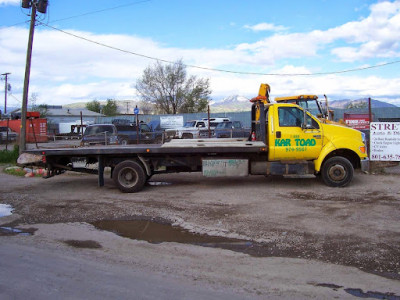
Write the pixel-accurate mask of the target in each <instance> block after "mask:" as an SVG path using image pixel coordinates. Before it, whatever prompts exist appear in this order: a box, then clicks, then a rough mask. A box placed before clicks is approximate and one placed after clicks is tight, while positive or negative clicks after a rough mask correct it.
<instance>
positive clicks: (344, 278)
mask: <svg viewBox="0 0 400 300" xmlns="http://www.w3.org/2000/svg"><path fill="white" fill-rule="evenodd" d="M399 179H400V176H399V175H388V174H379V175H367V174H361V173H357V174H356V175H355V178H354V180H353V182H352V184H351V185H350V186H349V187H346V188H328V187H326V186H325V185H323V184H322V183H321V182H319V181H318V180H316V179H315V178H276V177H270V178H266V177H264V176H252V177H246V178H233V179H232V178H229V179H228V178H223V179H210V178H204V177H202V176H201V175H200V174H173V175H156V176H154V177H152V179H151V181H152V183H151V185H148V186H146V187H145V189H144V190H143V191H142V192H140V193H136V194H123V193H120V192H119V191H118V190H117V189H116V188H115V187H114V185H113V183H112V181H111V179H109V178H107V179H106V182H105V186H104V187H102V188H99V187H97V177H96V176H90V175H76V174H64V175H61V176H57V177H54V178H51V179H47V180H44V179H41V178H17V177H13V176H9V175H5V174H3V173H1V174H0V180H1V183H2V184H1V187H0V203H4V204H10V205H12V206H13V207H14V214H13V215H12V216H9V217H4V218H0V225H1V224H3V225H1V226H3V227H4V226H6V225H7V226H10V227H13V228H19V229H24V230H25V231H32V232H34V234H33V235H32V236H8V235H6V234H3V236H0V240H1V244H2V245H4V244H5V243H10V244H14V245H23V246H24V247H32V248H40V249H42V250H43V251H46V250H45V249H49V250H48V251H56V252H59V253H61V254H62V255H65V256H66V257H69V256H74V257H76V258H78V257H79V258H81V259H82V260H83V261H86V260H90V261H95V262H97V263H98V264H103V263H108V264H113V265H118V266H120V267H127V268H128V267H131V268H135V270H145V271H146V272H150V271H151V272H156V273H158V274H162V275H163V276H168V277H173V278H176V279H178V280H182V282H185V283H187V282H189V283H190V282H191V283H196V284H197V285H202V286H205V287H206V288H212V289H216V290H224V291H227V290H228V291H233V292H235V293H236V292H237V293H240V295H242V296H243V297H251V298H253V297H254V298H256V297H260V298H266V297H272V298H274V297H283V298H309V297H318V298H332V297H340V298H347V297H349V298H351V297H353V296H352V295H356V296H365V295H367V296H368V295H373V296H376V295H378V296H382V295H383V296H386V297H389V296H390V297H392V299H400V298H397V297H400V222H399V221H400V188H399V184H398V182H399ZM132 219H142V220H159V221H161V222H162V223H168V222H169V223H172V224H174V226H181V227H183V228H186V229H188V230H190V231H192V232H196V233H201V234H206V235H212V236H221V237H227V238H237V239H240V240H241V243H236V244H235V243H228V244H227V245H224V246H223V247H222V248H225V249H220V248H210V247H201V246H196V245H190V244H181V243H159V244H153V243H148V242H146V241H140V240H134V239H127V238H122V237H120V236H118V235H116V234H114V233H111V232H109V231H101V230H99V229H97V228H96V227H94V226H93V225H91V224H90V223H93V222H95V221H99V220H132ZM5 224H6V225H5ZM71 241H73V243H72V242H71ZM243 241H245V242H243ZM246 241H247V242H246ZM0 247H1V246H0ZM368 292H370V293H371V294H368ZM372 293H376V294H372Z"/></svg>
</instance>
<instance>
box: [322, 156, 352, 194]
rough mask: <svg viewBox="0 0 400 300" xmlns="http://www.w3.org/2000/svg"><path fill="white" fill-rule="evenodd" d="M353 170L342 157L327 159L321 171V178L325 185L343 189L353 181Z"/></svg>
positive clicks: (349, 163)
mask: <svg viewBox="0 0 400 300" xmlns="http://www.w3.org/2000/svg"><path fill="white" fill-rule="evenodd" d="M353 174H354V168H353V165H352V164H351V162H350V161H349V160H348V159H347V158H344V157H341V156H336V157H331V158H329V159H328V160H327V161H326V162H325V163H324V164H323V165H322V169H321V177H322V180H323V181H324V182H325V184H326V185H328V186H332V187H344V186H346V185H348V184H349V183H350V181H351V180H352V179H353Z"/></svg>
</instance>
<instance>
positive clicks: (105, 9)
mask: <svg viewBox="0 0 400 300" xmlns="http://www.w3.org/2000/svg"><path fill="white" fill-rule="evenodd" d="M150 1H151V0H143V1H136V2H131V3H126V4H121V5H118V6H113V7H109V8H104V9H99V10H95V11H90V12H87V13H83V14H80V15H76V16H71V17H66V18H63V19H58V20H54V21H51V22H50V23H54V22H61V21H65V20H69V19H74V18H79V17H84V16H88V15H93V14H97V13H101V12H105V11H109V10H115V9H119V8H122V7H127V6H132V5H136V4H140V3H145V2H150Z"/></svg>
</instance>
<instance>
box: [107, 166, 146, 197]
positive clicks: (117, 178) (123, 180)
mask: <svg viewBox="0 0 400 300" xmlns="http://www.w3.org/2000/svg"><path fill="white" fill-rule="evenodd" d="M112 178H113V180H114V183H115V185H116V186H117V187H118V189H119V190H120V191H121V192H123V193H135V192H139V191H140V190H141V189H142V188H143V186H144V184H145V183H146V179H147V176H146V173H145V172H144V169H143V167H142V166H141V165H140V164H139V163H138V162H136V161H132V160H125V161H123V162H120V163H119V164H118V165H116V166H115V169H114V171H113V174H112Z"/></svg>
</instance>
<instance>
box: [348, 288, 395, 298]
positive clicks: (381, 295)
mask: <svg viewBox="0 0 400 300" xmlns="http://www.w3.org/2000/svg"><path fill="white" fill-rule="evenodd" d="M344 290H345V291H346V292H347V293H349V294H350V295H353V296H355V297H359V298H373V299H387V300H400V296H397V295H395V294H393V293H380V292H371V291H368V292H366V293H364V292H363V290H361V289H344Z"/></svg>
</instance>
